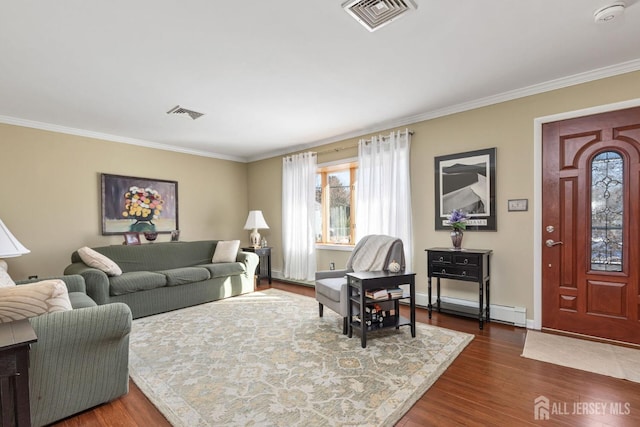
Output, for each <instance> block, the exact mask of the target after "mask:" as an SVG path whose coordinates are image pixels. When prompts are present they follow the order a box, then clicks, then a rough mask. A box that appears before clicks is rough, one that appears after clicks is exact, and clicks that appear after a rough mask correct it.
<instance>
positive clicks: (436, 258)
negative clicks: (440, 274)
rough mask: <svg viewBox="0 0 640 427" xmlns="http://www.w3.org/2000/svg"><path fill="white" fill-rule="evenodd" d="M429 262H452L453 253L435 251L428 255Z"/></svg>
mask: <svg viewBox="0 0 640 427" xmlns="http://www.w3.org/2000/svg"><path fill="white" fill-rule="evenodd" d="M429 262H430V263H434V264H451V263H452V262H453V254H450V253H443V252H435V253H433V252H432V253H431V254H430V255H429Z"/></svg>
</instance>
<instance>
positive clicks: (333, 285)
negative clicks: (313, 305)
mask: <svg viewBox="0 0 640 427" xmlns="http://www.w3.org/2000/svg"><path fill="white" fill-rule="evenodd" d="M343 286H347V279H346V278H345V277H333V278H330V279H321V280H317V281H316V292H317V293H319V294H321V295H324V296H325V297H327V298H329V299H330V300H332V301H340V290H341V289H342V287H343Z"/></svg>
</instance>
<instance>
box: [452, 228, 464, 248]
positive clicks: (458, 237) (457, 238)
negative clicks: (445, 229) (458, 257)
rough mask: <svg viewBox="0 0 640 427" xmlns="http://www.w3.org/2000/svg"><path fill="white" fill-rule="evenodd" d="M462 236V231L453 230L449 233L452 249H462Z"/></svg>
mask: <svg viewBox="0 0 640 427" xmlns="http://www.w3.org/2000/svg"><path fill="white" fill-rule="evenodd" d="M463 236H464V234H463V233H462V230H459V229H457V228H456V229H455V230H452V231H451V243H453V249H456V250H460V249H461V248H462V237H463Z"/></svg>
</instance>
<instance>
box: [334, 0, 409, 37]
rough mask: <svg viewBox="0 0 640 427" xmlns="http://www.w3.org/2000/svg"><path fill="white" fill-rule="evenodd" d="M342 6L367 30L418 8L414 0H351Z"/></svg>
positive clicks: (383, 24) (385, 23)
mask: <svg viewBox="0 0 640 427" xmlns="http://www.w3.org/2000/svg"><path fill="white" fill-rule="evenodd" d="M342 8H343V9H344V10H345V11H346V12H347V13H348V14H349V15H351V16H352V17H353V18H354V19H355V20H356V21H358V22H359V23H361V24H362V25H363V26H364V27H365V28H366V29H367V30H369V31H375V30H377V29H379V28H382V27H384V26H385V25H387V24H389V23H390V22H392V21H394V20H396V19H398V18H399V17H401V16H403V15H405V14H406V13H407V12H410V11H412V10H416V9H417V8H418V5H416V4H415V3H414V2H413V0H349V1H347V2H345V3H343V4H342Z"/></svg>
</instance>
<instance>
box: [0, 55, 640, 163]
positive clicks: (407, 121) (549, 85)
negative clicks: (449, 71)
mask: <svg viewBox="0 0 640 427" xmlns="http://www.w3.org/2000/svg"><path fill="white" fill-rule="evenodd" d="M638 70H640V59H634V60H631V61H627V62H622V63H620V64H615V65H611V66H608V67H603V68H598V69H595V70H591V71H587V72H584V73H579V74H575V75H572V76H568V77H562V78H559V79H555V80H550V81H547V82H543V83H539V84H535V85H531V86H527V87H523V88H520V89H516V90H512V91H508V92H503V93H500V94H497V95H492V96H488V97H485V98H480V99H476V100H473V101H469V102H463V103H460V104H456V105H452V106H450V107H445V108H441V109H437V110H432V111H427V112H425V113H421V114H418V115H414V116H408V117H402V118H399V119H396V120H391V121H387V122H381V123H378V124H376V125H374V126H371V127H368V128H364V129H358V130H355V131H352V132H348V133H343V134H340V135H336V136H333V137H330V138H326V139H322V140H317V141H313V142H310V143H306V144H300V145H295V146H290V147H286V148H283V149H281V150H276V151H271V152H268V153H263V154H261V155H258V156H248V157H238V156H229V155H225V154H219V153H212V152H210V151H203V150H191V149H186V148H183V147H178V146H175V145H170V144H161V143H157V142H152V141H146V140H141V139H135V138H128V137H123V136H118V135H111V134H106V133H100V132H93V131H88V130H84V129H77V128H71V127H67V126H60V125H54V124H51V123H44V122H37V121H32V120H25V119H18V118H15V117H9V116H0V123H5V124H10V125H16V126H23V127H29V128H34V129H40V130H47V131H52V132H59V133H65V134H69V135H76V136H82V137H87V138H92V139H100V140H105V141H111V142H118V143H122V144H130V145H137V146H141V147H147V148H154V149H157V150H164V151H172V152H176V153H182V154H190V155H194V156H201V157H210V158H215V159H221V160H230V161H234V162H241V163H250V162H255V161H259V160H264V159H268V158H272V157H276V156H281V155H286V154H290V153H293V152H296V151H304V150H308V149H312V148H316V147H319V146H322V145H325V144H330V143H333V142H339V141H343V140H345V139H350V138H357V137H360V136H364V135H368V134H371V133H376V132H381V131H385V130H388V129H394V128H398V127H404V126H408V125H411V124H414V123H418V122H422V121H425V120H431V119H435V118H438V117H444V116H448V115H451V114H456V113H461V112H464V111H469V110H473V109H476V108H481V107H486V106H489V105H493V104H498V103H501V102H505V101H511V100H514V99H518V98H524V97H526V96H531V95H537V94H540V93H544V92H549V91H552V90H556V89H562V88H565V87H569V86H574V85H577V84H581V83H588V82H591V81H594V80H599V79H603V78H607V77H614V76H617V75H620V74H626V73H631V72H634V71H638Z"/></svg>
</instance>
